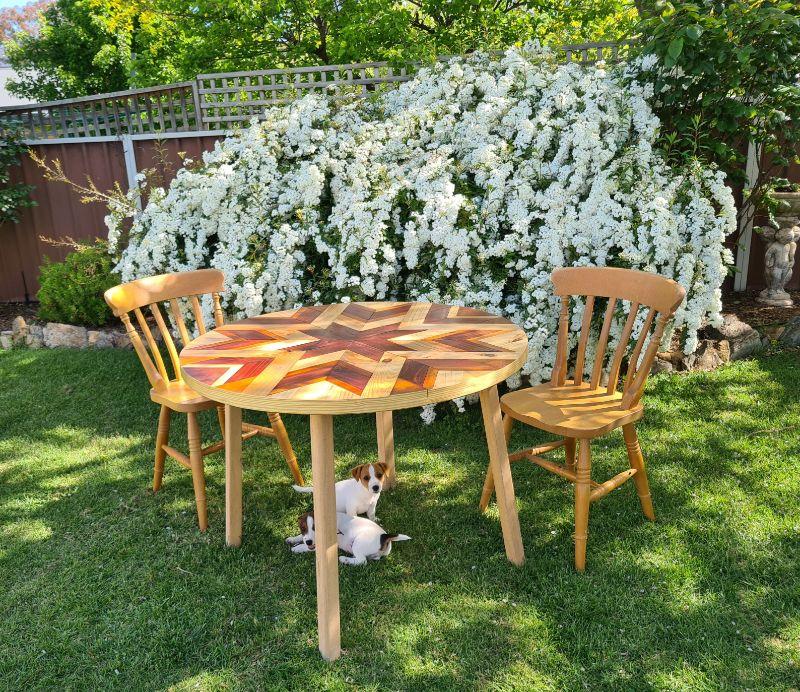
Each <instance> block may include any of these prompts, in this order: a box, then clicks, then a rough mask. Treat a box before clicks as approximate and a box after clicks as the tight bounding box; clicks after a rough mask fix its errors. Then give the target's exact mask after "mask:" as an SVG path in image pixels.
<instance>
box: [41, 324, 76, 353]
mask: <svg viewBox="0 0 800 692" xmlns="http://www.w3.org/2000/svg"><path fill="white" fill-rule="evenodd" d="M44 345H45V346H47V348H61V347H66V348H85V347H86V327H77V326H75V325H72V324H60V323H58V322H48V323H47V325H45V328H44Z"/></svg>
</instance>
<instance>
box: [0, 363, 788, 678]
mask: <svg viewBox="0 0 800 692" xmlns="http://www.w3.org/2000/svg"><path fill="white" fill-rule="evenodd" d="M647 403H648V415H647V417H646V419H645V422H644V423H643V424H642V425H641V427H640V437H641V440H642V446H643V448H644V452H645V458H646V461H647V462H648V464H649V469H650V484H651V487H652V492H653V499H654V502H655V508H656V514H657V515H658V521H656V522H655V523H649V522H647V521H645V520H644V518H643V516H642V513H641V511H640V508H639V503H638V500H637V498H636V494H635V491H634V488H633V485H632V484H626V486H625V487H624V488H623V489H621V490H619V491H618V492H616V493H613V494H612V495H610V496H609V497H608V498H606V499H605V500H603V501H602V502H600V503H598V504H597V505H595V506H594V508H593V510H592V515H591V519H590V526H589V529H590V530H589V552H588V568H587V571H586V573H585V574H582V575H581V574H576V573H575V572H574V571H573V569H572V538H571V533H572V508H571V486H569V484H567V483H565V482H563V481H561V480H560V479H558V478H556V477H554V476H551V475H550V474H547V473H546V472H544V471H542V470H541V469H538V468H536V467H534V466H533V465H515V467H514V480H515V485H516V489H517V494H518V500H519V510H520V520H521V524H522V535H523V540H524V543H525V551H526V556H527V562H526V564H525V565H524V567H522V568H515V567H513V566H512V565H511V564H510V563H509V562H508V561H507V560H506V558H505V556H504V553H503V544H502V538H501V532H500V526H499V523H498V517H497V511H496V508H495V507H494V505H492V507H491V509H490V512H489V513H488V515H486V516H482V515H481V514H479V513H478V511H477V501H478V496H479V494H480V489H481V484H482V481H483V473H484V467H485V464H486V447H485V441H484V438H483V433H482V427H481V423H480V416H479V412H478V411H477V410H476V409H474V408H473V409H472V410H470V411H469V412H468V413H466V414H463V415H459V414H457V413H455V412H449V411H445V410H444V409H442V410H441V411H440V413H439V416H438V418H437V420H436V422H435V423H434V424H433V425H432V426H429V427H425V426H424V425H423V424H422V422H421V420H420V418H419V415H418V411H415V410H411V411H406V412H402V413H399V414H396V416H395V428H396V432H395V434H396V440H397V465H398V470H399V474H400V485H399V486H398V488H397V489H396V490H394V491H391V492H387V493H385V494H384V497H383V498H382V499H381V504H380V506H379V508H378V516H379V517H380V519H381V521H382V523H383V525H384V526H385V527H386V528H387V529H388V530H390V531H399V532H403V533H407V534H409V535H410V536H412V538H413V540H412V541H411V542H409V543H402V544H398V545H397V546H396V548H395V550H394V551H393V552H392V554H391V555H390V556H389V558H388V559H386V560H382V561H380V562H377V563H371V564H369V565H368V566H366V567H362V568H345V567H342V569H341V570H340V574H341V601H342V645H343V648H344V653H343V656H342V658H341V659H340V660H339V661H338V662H336V663H333V664H326V663H324V662H323V661H322V660H321V659H320V657H319V655H318V653H317V643H316V605H315V591H314V562H313V556H309V555H293V554H291V553H290V552H289V551H288V550H287V548H286V546H285V545H284V542H283V539H284V538H285V537H286V536H287V535H290V534H291V533H295V528H296V527H295V522H296V517H297V515H298V514H300V513H301V512H302V511H304V510H306V509H308V506H309V502H310V499H309V498H308V496H303V495H299V494H296V493H295V492H293V491H292V489H291V486H290V476H289V473H288V471H287V469H286V467H285V465H284V463H283V461H282V458H281V456H280V453H279V451H278V449H277V446H276V445H275V444H274V443H273V442H271V441H270V440H265V439H258V440H256V441H250V442H248V443H246V444H245V451H244V459H245V480H244V503H245V520H244V521H245V523H244V542H243V545H242V547H241V548H240V549H228V548H226V547H225V544H224V463H223V458H222V455H221V454H215V455H212V456H210V457H209V458H208V459H207V476H208V500H209V520H210V529H209V531H208V533H207V534H204V535H203V534H200V533H199V532H198V531H197V528H196V523H195V513H194V496H193V493H192V485H191V478H190V474H189V473H188V472H186V471H185V470H184V469H182V468H181V467H180V466H178V465H177V464H176V463H174V462H171V461H170V460H167V470H166V474H165V478H164V487H163V489H162V490H161V491H160V492H159V493H158V494H157V495H154V494H153V493H152V491H151V490H150V480H151V475H152V447H153V438H154V433H155V427H156V418H157V407H156V406H155V405H153V404H151V403H150V402H149V400H148V397H147V388H146V385H145V380H144V375H143V373H142V371H141V368H140V366H139V364H138V362H137V361H136V360H135V356H134V355H133V354H132V353H130V352H120V351H114V350H107V351H94V352H92V351H68V350H57V351H26V350H17V351H10V352H4V353H0V689H2V690H11V689H26V690H27V689H32V688H59V689H98V688H120V689H126V690H138V689H165V688H174V689H192V690H193V689H198V688H199V689H241V688H264V689H281V688H296V689H314V688H318V689H328V688H332V689H345V688H356V689H375V690H377V689H398V690H400V689H402V690H411V689H453V690H463V689H470V688H480V689H497V690H508V689H584V688H588V689H600V688H614V689H622V688H624V689H702V690H705V689H708V690H712V689H713V690H716V689H720V688H731V689H741V688H751V689H776V690H785V689H787V688H788V689H791V688H795V689H797V688H799V687H800V562H799V561H798V557H800V502H798V498H800V357H798V354H797V353H796V352H794V353H791V352H785V353H782V354H776V355H772V356H765V357H763V358H761V359H758V360H754V361H747V362H740V363H736V364H734V365H732V366H729V367H726V368H724V369H723V370H720V371H718V372H715V373H713V374H695V375H690V376H684V377H671V378H666V377H658V378H654V379H653V380H652V381H651V383H650V385H649V391H648V398H647ZM248 416H249V419H250V420H253V419H255V418H256V416H257V414H253V413H250V414H248ZM285 420H286V424H287V427H288V429H289V433H290V435H291V437H292V440H293V442H294V446H295V450H296V452H297V455H298V458H299V459H300V462H301V465H302V467H303V470H304V471H305V472H306V473H307V474H309V473H310V471H309V432H308V422H307V419H306V418H304V417H300V416H286V417H285ZM184 421H185V418H183V417H176V418H175V422H174V423H173V427H174V431H173V433H174V434H173V436H172V444H173V445H175V446H179V447H181V448H183V447H184V446H185V444H186V440H185V424H184ZM202 423H203V424H204V433H205V440H206V441H211V440H212V439H215V438H216V437H217V433H218V430H217V428H216V418H215V416H213V415H211V414H204V416H203V419H202ZM335 433H336V462H337V469H338V471H339V475H340V477H344V474H345V473H346V470H347V469H349V468H350V467H352V466H354V465H355V464H357V463H360V462H362V461H365V460H370V459H374V458H375V454H376V452H375V444H374V422H373V420H372V419H371V417H369V416H359V417H346V418H338V419H336V421H335ZM537 439H543V438H541V437H540V436H538V434H537V433H535V432H533V431H519V432H515V434H514V438H513V440H512V444H514V445H517V444H520V445H521V444H523V443H530V442H534V441H535V440H537ZM594 449H595V455H594V459H595V469H596V472H595V473H596V475H595V477H597V478H601V477H603V476H610V475H612V474H613V472H614V469H617V470H621V469H622V468H624V467H625V465H626V458H625V451H624V445H623V443H622V437H621V435H620V434H614V435H612V436H610V437H608V438H606V439H605V440H603V441H601V442H600V443H598V444H597V445H596V446H595V448H594Z"/></svg>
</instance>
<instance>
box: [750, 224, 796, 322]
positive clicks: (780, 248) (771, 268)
mask: <svg viewBox="0 0 800 692" xmlns="http://www.w3.org/2000/svg"><path fill="white" fill-rule="evenodd" d="M777 222H778V227H777V228H775V227H774V226H762V227H761V228H760V229H759V230H760V232H761V234H762V235H763V236H764V237H765V238H767V239H768V240H769V241H770V243H769V245H768V246H767V250H766V252H765V253H764V265H765V266H764V278H765V280H766V283H767V287H766V288H765V289H764V290H763V291H761V293H760V294H759V295H758V298H757V300H758V302H759V303H763V304H764V305H774V306H778V307H791V306H792V305H793V302H792V297H791V296H790V295H789V294H788V293H787V292H786V290H785V288H784V287H785V286H786V284H787V283H788V281H789V279H790V278H791V276H792V270H793V269H794V254H795V251H796V250H797V241H798V240H800V225H798V219H795V218H791V217H785V216H784V217H778V219H777Z"/></svg>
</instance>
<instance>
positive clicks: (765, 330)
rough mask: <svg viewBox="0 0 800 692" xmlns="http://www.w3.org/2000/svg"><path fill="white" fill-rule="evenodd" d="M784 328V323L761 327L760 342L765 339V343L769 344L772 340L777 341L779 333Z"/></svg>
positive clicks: (779, 336)
mask: <svg viewBox="0 0 800 692" xmlns="http://www.w3.org/2000/svg"><path fill="white" fill-rule="evenodd" d="M785 329H786V325H784V324H772V325H769V326H767V327H762V328H761V333H762V334H763V338H762V342H763V341H764V339H766V342H767V344H770V343H771V342H773V341H778V340H779V339H780V338H781V334H783V332H784V330H785Z"/></svg>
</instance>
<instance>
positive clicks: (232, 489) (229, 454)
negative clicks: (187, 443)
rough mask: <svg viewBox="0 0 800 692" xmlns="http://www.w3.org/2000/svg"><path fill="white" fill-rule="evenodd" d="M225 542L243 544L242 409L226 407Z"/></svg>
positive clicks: (235, 545) (234, 545) (235, 544)
mask: <svg viewBox="0 0 800 692" xmlns="http://www.w3.org/2000/svg"><path fill="white" fill-rule="evenodd" d="M225 542H226V543H227V544H228V545H229V546H233V547H237V546H240V545H241V544H242V409H240V408H236V407H235V406H228V405H227V404H226V406H225Z"/></svg>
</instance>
